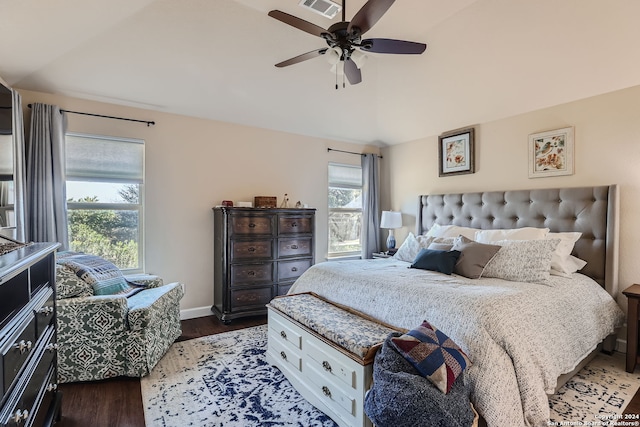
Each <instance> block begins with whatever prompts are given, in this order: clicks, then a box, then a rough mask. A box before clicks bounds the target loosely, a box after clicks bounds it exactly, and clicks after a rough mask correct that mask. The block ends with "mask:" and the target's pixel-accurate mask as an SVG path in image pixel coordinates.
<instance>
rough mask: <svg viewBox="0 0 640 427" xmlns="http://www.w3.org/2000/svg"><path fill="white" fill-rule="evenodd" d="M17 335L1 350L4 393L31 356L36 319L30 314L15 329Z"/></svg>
mask: <svg viewBox="0 0 640 427" xmlns="http://www.w3.org/2000/svg"><path fill="white" fill-rule="evenodd" d="M17 331H19V332H17V333H15V334H14V335H12V336H11V338H9V339H8V340H7V341H5V343H6V344H5V346H4V348H3V349H2V379H3V381H2V384H3V393H6V392H7V391H8V390H9V387H10V386H11V383H12V382H13V380H14V379H15V378H16V376H17V375H18V372H20V370H21V369H22V367H23V365H24V363H25V361H26V360H27V359H28V358H29V356H30V355H31V351H32V350H33V348H34V346H35V343H36V319H35V316H34V315H33V314H30V315H29V316H28V317H27V318H26V319H25V320H24V321H23V322H22V323H21V324H20V326H19V327H18V328H17Z"/></svg>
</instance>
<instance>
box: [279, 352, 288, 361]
mask: <svg viewBox="0 0 640 427" xmlns="http://www.w3.org/2000/svg"><path fill="white" fill-rule="evenodd" d="M280 357H282V358H283V359H284V360H287V353H285V352H284V351H281V352H280Z"/></svg>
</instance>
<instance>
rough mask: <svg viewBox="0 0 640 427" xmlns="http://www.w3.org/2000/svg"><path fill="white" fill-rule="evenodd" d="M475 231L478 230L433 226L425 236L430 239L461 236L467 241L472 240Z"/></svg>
mask: <svg viewBox="0 0 640 427" xmlns="http://www.w3.org/2000/svg"><path fill="white" fill-rule="evenodd" d="M477 231H480V230H479V229H477V228H471V227H461V226H459V225H439V224H433V225H432V226H431V228H430V229H429V231H427V232H426V234H425V235H426V236H430V237H458V236H460V235H462V236H464V237H466V238H467V239H471V240H473V238H474V236H475V234H476V232H477Z"/></svg>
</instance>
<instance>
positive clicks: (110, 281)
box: [57, 253, 143, 296]
mask: <svg viewBox="0 0 640 427" xmlns="http://www.w3.org/2000/svg"><path fill="white" fill-rule="evenodd" d="M57 263H58V264H60V265H63V266H65V267H67V268H69V269H70V270H72V271H74V272H75V274H76V276H78V277H79V278H80V279H82V280H84V281H85V282H86V283H88V284H89V285H91V286H92V287H93V294H94V295H124V296H131V295H133V294H135V293H137V292H138V291H140V290H142V289H143V288H141V287H136V286H132V285H130V284H129V283H127V281H126V280H125V278H124V275H123V274H122V272H121V271H120V270H119V269H118V267H116V266H115V265H114V264H113V263H111V262H109V261H107V260H106V259H104V258H101V257H99V256H96V255H87V254H81V253H77V254H73V255H66V256H64V257H62V258H60V259H58V260H57Z"/></svg>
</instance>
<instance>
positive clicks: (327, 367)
mask: <svg viewBox="0 0 640 427" xmlns="http://www.w3.org/2000/svg"><path fill="white" fill-rule="evenodd" d="M322 367H323V368H324V370H325V371H327V372H331V364H329V362H327V361H326V360H323V361H322Z"/></svg>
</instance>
